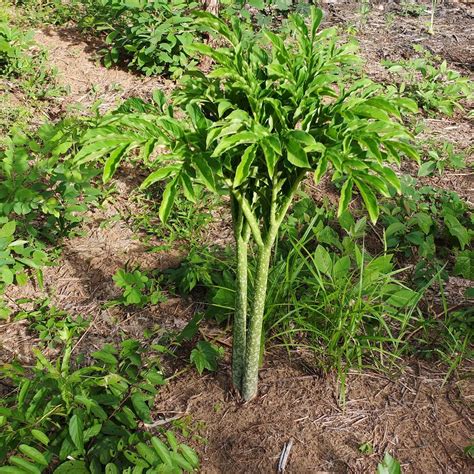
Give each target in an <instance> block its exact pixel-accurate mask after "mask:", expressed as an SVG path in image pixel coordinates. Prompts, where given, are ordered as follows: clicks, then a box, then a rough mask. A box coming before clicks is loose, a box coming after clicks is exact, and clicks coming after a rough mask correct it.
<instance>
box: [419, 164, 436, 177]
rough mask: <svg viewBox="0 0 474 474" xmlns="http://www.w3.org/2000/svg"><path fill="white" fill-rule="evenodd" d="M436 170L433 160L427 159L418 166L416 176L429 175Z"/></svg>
mask: <svg viewBox="0 0 474 474" xmlns="http://www.w3.org/2000/svg"><path fill="white" fill-rule="evenodd" d="M434 171H436V163H435V162H434V161H427V162H425V163H423V164H422V165H421V166H420V169H419V170H418V176H429V175H430V174H432V173H433V172H434Z"/></svg>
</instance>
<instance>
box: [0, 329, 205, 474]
mask: <svg viewBox="0 0 474 474" xmlns="http://www.w3.org/2000/svg"><path fill="white" fill-rule="evenodd" d="M62 335H63V342H64V344H65V348H64V351H63V353H62V355H61V357H60V358H58V360H57V361H56V363H52V362H50V361H49V360H47V359H46V357H45V356H44V355H43V354H41V352H39V351H37V350H36V351H35V353H36V357H37V363H36V366H34V367H32V368H29V369H26V368H23V367H21V366H19V365H18V364H15V365H10V366H7V367H3V370H2V375H3V377H4V378H8V380H9V383H13V384H14V385H15V388H16V389H15V390H14V391H12V392H10V395H8V396H7V397H6V398H4V399H2V401H0V421H1V423H0V425H1V426H0V458H1V459H3V460H5V461H6V462H7V464H6V466H5V467H3V468H0V469H1V472H35V473H37V472H38V473H40V472H42V471H44V470H45V469H46V468H50V469H51V470H54V472H55V473H58V474H60V473H69V472H77V473H84V474H86V473H89V472H92V473H94V472H97V473H99V472H104V470H105V472H107V473H119V472H122V473H130V474H131V473H132V472H142V471H143V470H145V469H148V470H150V469H151V470H153V471H154V472H155V470H156V472H176V473H181V472H183V471H184V472H193V471H194V470H195V469H196V468H197V467H198V466H199V459H198V457H197V455H196V453H195V452H194V451H193V450H192V449H191V448H190V447H188V446H186V445H185V444H180V443H178V441H177V440H176V438H175V436H174V434H173V432H172V431H167V432H166V433H163V434H162V435H155V436H153V435H151V434H150V433H149V431H148V430H146V429H140V428H139V426H145V427H146V426H147V425H146V424H150V425H152V423H153V420H152V417H151V410H150V406H151V404H152V401H153V398H154V395H155V394H156V393H157V390H158V387H159V386H161V385H163V384H164V383H165V379H164V377H163V375H162V373H161V370H160V367H159V358H158V356H159V353H157V352H156V351H153V347H148V348H145V347H143V346H141V345H140V343H139V342H138V341H135V340H125V341H123V342H122V343H121V347H120V351H118V350H117V349H115V348H114V347H113V346H110V345H105V346H104V347H103V348H102V349H101V350H100V351H97V352H95V353H93V354H92V357H93V358H94V359H95V361H96V362H95V363H94V365H90V366H85V367H81V368H76V369H73V367H72V361H71V355H72V350H73V339H72V334H71V333H70V332H69V331H67V330H65V331H63V332H62ZM145 355H146V358H145ZM143 423H144V424H145V425H143ZM7 459H8V461H7ZM7 466H9V467H7Z"/></svg>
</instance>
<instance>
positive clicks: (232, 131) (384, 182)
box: [76, 8, 417, 400]
mask: <svg viewBox="0 0 474 474" xmlns="http://www.w3.org/2000/svg"><path fill="white" fill-rule="evenodd" d="M199 18H200V19H201V23H203V24H204V25H206V27H207V28H209V29H213V30H214V31H215V32H216V33H217V34H218V35H220V36H221V37H222V38H223V39H225V40H226V41H227V42H228V43H229V44H230V46H227V47H224V48H219V49H217V50H215V49H213V48H211V47H209V46H207V45H205V44H201V45H194V46H193V50H196V51H198V52H200V53H202V54H204V55H207V56H209V57H211V58H212V59H213V60H214V61H215V62H216V67H215V69H214V71H213V72H212V73H211V74H209V75H208V76H207V77H206V76H204V75H203V74H202V73H199V72H197V71H196V72H195V73H194V74H192V75H191V77H190V78H189V80H187V81H184V83H183V86H182V87H181V88H180V89H179V90H178V92H177V93H176V94H175V97H176V99H175V103H176V104H178V105H180V104H183V105H184V106H185V112H186V113H187V115H188V118H189V124H188V123H185V122H183V121H182V120H181V121H178V120H176V119H175V118H174V117H173V108H172V107H173V106H172V105H166V104H165V99H164V97H163V98H162V99H160V106H159V109H158V111H157V112H158V113H157V114H155V117H154V118H153V120H150V118H151V117H150V116H149V115H148V116H147V115H146V114H145V115H140V114H138V115H133V114H123V115H120V114H113V115H112V116H110V117H108V118H106V119H105V121H104V122H103V124H102V127H99V128H98V129H96V130H92V131H90V132H88V133H87V135H86V138H85V140H86V144H85V146H84V148H83V149H82V150H81V151H80V152H79V154H78V155H77V157H76V159H77V160H78V161H79V162H84V161H87V160H91V159H97V158H99V157H104V158H106V163H105V169H104V179H105V180H108V179H109V178H110V177H111V176H112V174H113V173H114V171H115V169H116V168H117V166H118V165H119V163H120V160H121V159H122V158H123V157H124V156H125V155H126V154H127V153H128V152H129V151H130V150H131V149H136V148H139V149H141V153H142V154H143V156H145V157H149V156H150V154H151V153H152V152H153V150H154V148H155V147H156V146H157V145H166V146H167V147H168V148H169V153H165V154H163V155H160V156H159V157H158V158H156V161H157V163H158V164H159V165H160V166H159V167H158V166H157V168H158V169H157V170H156V171H154V172H153V173H152V174H150V176H149V177H148V178H147V179H146V180H145V181H144V183H143V184H142V186H143V187H148V186H150V185H151V184H153V183H155V182H157V181H160V180H163V179H165V178H169V182H168V184H167V186H166V188H165V191H164V194H163V198H162V203H161V206H160V212H159V214H160V218H161V219H162V220H163V221H166V219H167V217H168V216H169V213H170V210H171V208H172V205H173V201H174V199H175V197H176V194H177V192H178V188H182V189H183V192H184V194H185V196H186V197H188V198H189V199H191V200H193V199H194V185H196V184H201V185H204V186H205V187H206V188H207V189H208V190H209V191H211V192H216V193H223V192H225V193H228V194H229V195H230V199H231V209H232V218H233V227H234V235H235V240H236V244H237V255H236V259H237V297H236V298H237V299H236V311H235V318H234V342H233V347H234V354H233V381H234V385H235V386H236V388H237V389H238V390H239V391H240V392H241V393H242V395H243V397H244V399H246V400H250V399H252V398H253V397H255V395H256V393H257V377H258V365H259V359H260V355H261V350H262V347H261V339H262V324H263V313H264V307H265V296H266V289H267V280H268V270H269V265H270V259H271V254H272V249H273V245H274V243H275V240H276V239H277V235H278V230H279V228H280V226H281V223H282V222H283V220H284V218H285V216H286V213H287V211H288V208H289V206H290V205H291V202H292V200H293V197H294V195H295V193H296V191H297V189H298V187H299V185H300V183H301V181H302V180H303V178H304V177H305V176H306V173H307V172H308V171H311V170H312V171H313V172H314V177H315V181H316V182H318V181H319V180H320V179H321V177H322V176H323V175H324V174H325V173H326V171H328V168H331V171H332V173H333V178H334V179H336V180H340V181H342V182H343V185H342V189H341V200H340V205H339V214H340V213H342V212H343V211H344V210H345V209H346V207H347V206H348V204H349V202H350V201H351V199H352V193H353V188H356V189H357V190H358V191H359V192H360V193H361V196H362V198H363V200H364V203H365V205H366V206H367V209H368V212H369V215H370V218H371V220H372V221H374V222H375V221H376V220H377V217H378V213H379V208H378V204H377V198H376V193H383V194H385V195H388V194H389V187H394V188H395V189H397V190H399V189H400V185H399V181H398V178H397V177H396V174H395V173H394V172H393V170H392V169H391V168H390V167H388V166H386V163H389V162H391V161H392V162H395V163H397V162H398V163H399V162H400V159H401V156H404V155H407V156H409V157H411V158H415V159H417V154H416V152H415V150H414V148H413V147H412V146H411V145H410V144H409V140H410V138H411V135H410V133H409V132H408V131H407V130H406V129H405V128H404V127H403V125H402V124H401V123H400V122H399V120H400V109H405V108H408V109H410V110H414V109H416V106H415V104H414V103H413V102H412V101H410V100H408V99H396V100H392V101H391V102H389V101H388V100H386V99H385V98H384V96H383V91H382V88H381V87H380V86H378V85H377V84H374V83H373V82H371V81H370V80H368V79H361V80H359V81H356V82H352V81H351V82H348V83H346V84H345V83H344V82H343V80H344V78H346V80H347V77H346V76H345V74H344V72H345V70H346V68H348V67H350V66H351V65H352V64H354V63H357V62H358V57H357V56H356V55H354V54H353V53H354V45H353V44H348V45H344V46H339V45H338V38H337V36H336V31H335V30H334V29H328V30H322V31H318V27H319V23H320V21H321V18H322V12H321V10H318V9H316V8H313V9H312V10H311V23H310V26H309V28H308V27H307V26H306V24H305V23H304V20H303V18H302V17H301V16H298V15H293V16H291V20H290V21H291V22H292V25H293V27H294V31H295V34H294V39H293V42H292V44H291V46H288V47H287V46H285V44H284V43H283V41H282V39H281V37H279V36H277V35H275V34H274V33H271V32H270V31H267V32H265V36H266V38H267V45H271V49H270V50H268V51H267V49H266V47H264V46H260V45H259V44H252V43H250V42H248V41H249V40H248V39H247V38H248V37H247V36H246V35H244V34H243V33H242V30H241V29H240V27H239V24H238V22H237V21H234V22H233V25H232V28H229V27H228V26H227V25H226V24H225V23H224V22H223V21H222V20H219V19H218V18H216V17H214V16H211V15H209V14H201V15H199ZM262 64H263V65H264V67H263V68H262ZM269 84H273V87H271V88H269V87H268V85H269ZM336 86H337V87H336ZM160 109H161V110H160ZM160 113H161V114H162V115H161V116H160ZM251 239H252V240H253V242H254V244H255V249H256V252H257V256H256V259H257V266H256V272H255V275H254V277H253V278H254V283H253V290H252V293H253V298H252V309H251V311H250V312H248V311H247V306H248V263H247V262H248V250H249V247H250V248H252V247H251V244H250V241H251Z"/></svg>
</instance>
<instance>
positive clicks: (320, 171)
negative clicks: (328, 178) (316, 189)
mask: <svg viewBox="0 0 474 474" xmlns="http://www.w3.org/2000/svg"><path fill="white" fill-rule="evenodd" d="M327 169H328V159H327V156H326V155H323V156H322V157H321V159H320V160H319V163H318V166H317V167H316V171H315V172H314V183H315V184H319V182H320V181H321V178H322V177H323V176H324V173H326V170H327Z"/></svg>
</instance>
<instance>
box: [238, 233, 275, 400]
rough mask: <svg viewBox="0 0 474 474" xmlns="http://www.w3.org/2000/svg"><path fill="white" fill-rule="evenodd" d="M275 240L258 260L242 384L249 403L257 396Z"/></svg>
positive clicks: (260, 250)
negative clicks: (269, 270) (264, 314)
mask: <svg viewBox="0 0 474 474" xmlns="http://www.w3.org/2000/svg"><path fill="white" fill-rule="evenodd" d="M273 240H274V239H273V238H270V239H269V241H267V242H266V243H265V245H264V246H262V247H260V248H259V251H258V259H257V273H256V276H255V288H254V298H253V307H252V313H251V315H250V322H249V329H248V333H247V347H246V351H245V371H244V377H243V382H242V396H243V398H244V400H245V401H249V400H251V399H252V398H254V397H255V395H257V385H258V366H259V361H260V348H261V342H262V326H263V313H264V310H265V297H266V294H267V282H268V269H269V266H270V257H271V254H272V247H273Z"/></svg>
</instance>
